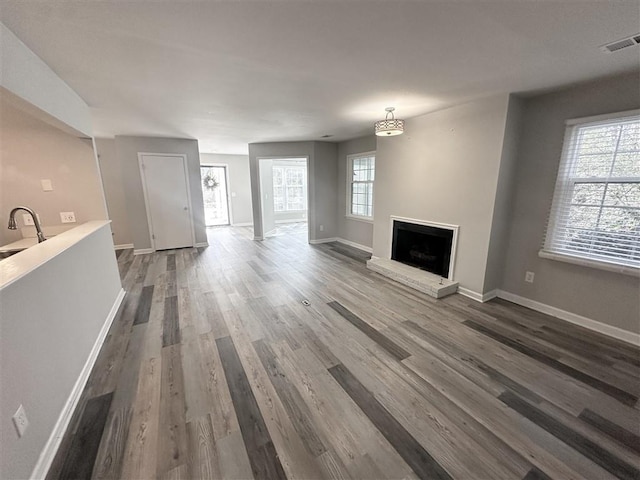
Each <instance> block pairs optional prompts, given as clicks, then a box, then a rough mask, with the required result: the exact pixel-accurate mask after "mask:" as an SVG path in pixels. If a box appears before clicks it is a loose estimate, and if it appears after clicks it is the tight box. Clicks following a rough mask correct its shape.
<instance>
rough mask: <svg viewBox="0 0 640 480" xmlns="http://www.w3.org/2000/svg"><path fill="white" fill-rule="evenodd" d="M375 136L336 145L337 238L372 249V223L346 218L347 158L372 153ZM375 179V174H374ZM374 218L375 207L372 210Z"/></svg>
mask: <svg viewBox="0 0 640 480" xmlns="http://www.w3.org/2000/svg"><path fill="white" fill-rule="evenodd" d="M376 139H377V137H376V136H375V135H368V136H366V137H360V138H354V139H353V140H348V141H346V142H340V143H339V144H338V185H337V187H338V212H337V217H336V218H337V222H338V232H337V236H338V237H340V238H343V239H345V240H349V241H350V242H355V243H357V244H359V245H363V246H365V247H369V248H372V247H373V222H372V221H371V222H367V221H363V220H356V219H353V218H348V217H347V173H348V172H347V156H348V155H354V154H356V153H364V152H373V151H375V150H376ZM376 178H377V172H376ZM373 188H374V191H375V188H376V186H375V183H374V186H373ZM373 214H374V216H375V214H376V209H375V205H374V208H373Z"/></svg>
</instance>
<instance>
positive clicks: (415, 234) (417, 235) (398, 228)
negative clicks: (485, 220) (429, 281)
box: [391, 220, 453, 278]
mask: <svg viewBox="0 0 640 480" xmlns="http://www.w3.org/2000/svg"><path fill="white" fill-rule="evenodd" d="M452 244H453V230H449V229H446V228H438V227H431V226H428V225H420V224H417V223H408V222H401V221H398V220H394V221H393V242H392V244H391V259H392V260H395V261H397V262H402V263H404V264H406V265H411V266H412V267H417V268H420V269H422V270H426V271H428V272H431V273H435V274H436V275H440V276H441V277H444V278H447V277H448V276H449V261H450V260H451V248H452Z"/></svg>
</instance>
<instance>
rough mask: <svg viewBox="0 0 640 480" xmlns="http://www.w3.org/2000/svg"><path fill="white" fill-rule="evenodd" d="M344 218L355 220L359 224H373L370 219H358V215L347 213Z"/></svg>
mask: <svg viewBox="0 0 640 480" xmlns="http://www.w3.org/2000/svg"><path fill="white" fill-rule="evenodd" d="M345 217H346V218H347V219H349V220H357V221H359V222H365V223H373V218H372V217H359V216H358V215H349V214H348V213H347V214H346V215H345Z"/></svg>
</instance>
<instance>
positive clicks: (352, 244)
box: [336, 237, 373, 253]
mask: <svg viewBox="0 0 640 480" xmlns="http://www.w3.org/2000/svg"><path fill="white" fill-rule="evenodd" d="M336 241H337V242H339V243H343V244H345V245H349V246H350V247H354V248H357V249H358V250H362V251H363V252H367V253H373V248H371V247H367V246H366V245H360V244H359V243H356V242H352V241H351V240H345V239H344V238H340V237H338V238H336Z"/></svg>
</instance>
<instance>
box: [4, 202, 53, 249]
mask: <svg viewBox="0 0 640 480" xmlns="http://www.w3.org/2000/svg"><path fill="white" fill-rule="evenodd" d="M18 210H24V211H25V212H27V213H28V214H29V215H31V218H33V225H34V226H35V227H36V232H38V243H42V242H44V241H45V240H46V238H44V233H42V228H40V222H39V221H38V216H37V215H36V212H34V211H33V210H31V209H30V208H29V207H16V208H14V209H13V210H11V213H10V214H9V230H17V229H18V224H17V223H16V212H17V211H18Z"/></svg>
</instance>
